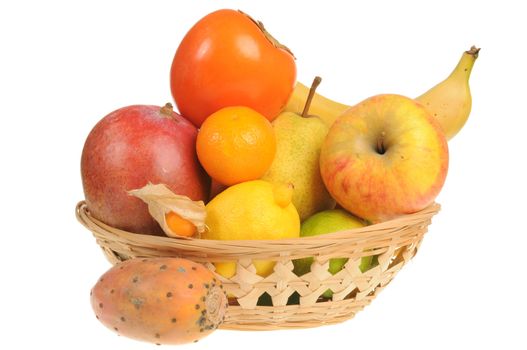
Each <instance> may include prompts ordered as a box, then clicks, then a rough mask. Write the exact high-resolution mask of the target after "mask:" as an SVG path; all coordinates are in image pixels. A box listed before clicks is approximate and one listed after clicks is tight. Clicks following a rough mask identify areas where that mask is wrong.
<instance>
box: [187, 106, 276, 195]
mask: <svg viewBox="0 0 527 350" xmlns="http://www.w3.org/2000/svg"><path fill="white" fill-rule="evenodd" d="M196 150H197V153H198V158H199V161H200V163H201V165H203V168H205V171H207V173H208V174H209V175H210V176H211V177H212V178H213V179H215V180H216V181H218V182H220V183H221V184H224V185H227V186H230V185H234V184H237V183H240V182H245V181H250V180H256V179H259V178H260V177H262V176H263V175H264V174H265V173H266V172H267V170H268V169H269V167H270V166H271V163H272V162H273V160H274V156H275V153H276V138H275V134H274V130H273V127H272V125H271V123H270V122H269V120H267V119H266V118H265V117H264V116H263V115H261V114H260V113H258V112H256V111H255V110H253V109H251V108H248V107H243V106H235V107H225V108H222V109H220V110H218V111H217V112H215V113H213V114H211V115H210V116H209V117H208V118H207V119H205V122H203V124H202V125H201V128H200V130H199V132H198V137H197V141H196Z"/></svg>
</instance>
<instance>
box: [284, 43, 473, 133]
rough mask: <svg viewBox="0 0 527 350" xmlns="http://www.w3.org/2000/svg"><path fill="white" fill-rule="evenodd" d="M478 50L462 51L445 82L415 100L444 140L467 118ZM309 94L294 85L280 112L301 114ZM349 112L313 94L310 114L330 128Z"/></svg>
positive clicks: (298, 83)
mask: <svg viewBox="0 0 527 350" xmlns="http://www.w3.org/2000/svg"><path fill="white" fill-rule="evenodd" d="M479 50H480V49H478V48H476V47H475V46H472V47H471V48H470V50H469V51H465V52H464V53H463V55H462V56H461V59H460V60H459V62H458V64H457V66H456V68H454V70H453V71H452V73H451V74H450V75H449V76H448V77H447V78H446V79H445V80H443V81H442V82H441V83H439V84H437V85H436V86H434V87H433V88H431V89H430V90H428V91H427V92H425V93H424V94H423V95H421V96H419V97H417V98H416V100H417V101H419V102H420V103H421V104H423V105H424V106H425V107H426V108H427V109H428V110H429V112H430V113H431V114H432V115H433V116H434V117H435V118H436V119H437V120H438V121H439V124H440V125H441V128H442V129H443V131H444V133H445V136H446V138H447V140H450V139H452V138H453V137H454V136H455V135H456V134H457V133H458V132H459V130H461V128H462V127H463V125H465V122H466V121H467V119H468V116H469V114H470V110H471V107H472V96H471V95H470V87H469V84H468V81H469V78H470V73H471V72H472V67H473V66H474V62H475V61H476V59H477V58H478V53H479ZM308 94H309V88H308V87H307V86H305V85H304V84H302V83H300V82H297V84H296V86H295V88H294V90H293V93H292V94H291V97H290V98H289V101H288V102H287V105H286V106H285V107H284V109H283V111H284V112H293V113H296V114H302V111H303V110H304V105H305V103H306V99H307V96H308ZM348 108H350V106H348V105H345V104H342V103H339V102H336V101H333V100H330V99H329V98H327V97H324V96H322V95H320V94H317V93H315V96H314V97H313V101H312V102H311V107H310V109H309V112H310V114H312V115H317V116H319V117H320V119H322V120H323V121H324V123H326V124H327V126H328V127H330V126H331V125H332V124H333V122H334V121H335V120H336V119H337V118H338V117H339V116H340V115H341V114H342V113H344V112H345V111H346V110H347V109H348Z"/></svg>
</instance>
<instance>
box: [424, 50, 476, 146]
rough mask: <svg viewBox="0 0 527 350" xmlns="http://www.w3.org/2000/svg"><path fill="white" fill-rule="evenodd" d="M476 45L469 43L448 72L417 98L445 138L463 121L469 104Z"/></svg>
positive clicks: (452, 134)
mask: <svg viewBox="0 0 527 350" xmlns="http://www.w3.org/2000/svg"><path fill="white" fill-rule="evenodd" d="M479 50H480V49H478V48H476V47H475V46H472V47H471V48H470V50H468V51H465V52H464V53H463V55H462V56H461V59H460V60H459V62H458V64H457V66H456V68H454V70H453V71H452V73H450V75H449V76H448V77H447V78H446V79H445V80H443V81H442V82H440V83H439V84H437V85H436V86H434V87H433V88H431V89H430V90H428V91H427V92H425V93H424V94H423V95H421V96H419V97H417V98H416V100H417V101H419V102H421V103H422V104H423V105H424V106H425V107H426V108H427V109H428V110H429V111H430V112H431V113H432V115H433V116H434V118H435V119H436V120H437V121H438V122H439V124H440V125H441V128H442V129H443V132H444V133H445V136H446V138H447V140H450V139H452V138H453V137H454V136H455V135H456V134H457V133H458V132H459V130H461V128H463V126H464V125H465V123H466V121H467V119H468V116H469V115H470V110H471V108H472V96H471V94H470V86H469V78H470V73H471V72H472V67H474V63H475V62H476V59H477V58H478V53H479Z"/></svg>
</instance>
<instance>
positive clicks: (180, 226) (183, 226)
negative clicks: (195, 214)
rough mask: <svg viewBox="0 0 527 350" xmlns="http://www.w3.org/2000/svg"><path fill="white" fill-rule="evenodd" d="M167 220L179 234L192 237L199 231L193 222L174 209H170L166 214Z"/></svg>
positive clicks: (169, 225) (170, 226)
mask: <svg viewBox="0 0 527 350" xmlns="http://www.w3.org/2000/svg"><path fill="white" fill-rule="evenodd" d="M165 220H166V222H167V225H168V227H169V228H170V229H171V230H172V231H173V232H174V233H175V234H177V235H179V236H184V237H192V236H194V235H195V234H196V232H197V229H196V226H194V224H193V223H192V222H190V221H188V220H186V219H183V218H182V217H181V216H179V215H178V214H176V213H174V212H173V211H169V212H168V213H167V214H166V215H165Z"/></svg>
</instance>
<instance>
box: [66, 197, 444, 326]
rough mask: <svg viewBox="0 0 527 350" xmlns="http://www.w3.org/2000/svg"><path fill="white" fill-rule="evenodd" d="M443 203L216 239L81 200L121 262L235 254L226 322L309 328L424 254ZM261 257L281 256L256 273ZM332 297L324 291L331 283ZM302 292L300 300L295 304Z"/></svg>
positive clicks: (354, 306) (367, 298) (347, 314)
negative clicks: (297, 266) (305, 228)
mask: <svg viewBox="0 0 527 350" xmlns="http://www.w3.org/2000/svg"><path fill="white" fill-rule="evenodd" d="M439 208H440V206H439V205H438V204H435V203H434V204H432V205H430V206H429V207H427V208H425V209H424V210H422V211H420V212H418V213H415V214H410V215H405V216H402V217H399V218H396V219H394V220H390V221H387V222H383V223H380V224H375V225H370V226H366V227H363V228H359V229H354V230H353V231H352V232H350V231H341V232H336V233H331V234H327V235H322V236H315V237H306V238H297V239H284V240H258V241H216V240H204V239H174V238H169V237H159V236H150V235H140V234H135V233H130V232H126V231H122V230H118V229H115V228H113V227H110V226H108V225H106V224H104V223H102V222H101V221H98V220H97V219H95V218H93V217H92V216H91V215H90V213H89V211H88V210H87V207H86V204H85V202H80V203H79V204H78V205H77V208H76V214H77V218H78V219H79V221H80V222H81V223H82V224H83V225H84V226H85V227H86V228H88V229H89V230H90V231H91V232H92V233H93V235H94V237H95V238H96V241H97V243H98V244H99V245H100V246H101V248H102V249H103V252H104V253H105V255H106V257H107V258H108V260H109V261H110V262H111V263H113V264H115V263H118V262H120V261H123V260H126V259H130V258H134V257H159V256H173V257H181V258H187V259H190V260H193V261H196V262H200V263H203V264H205V266H207V267H208V268H209V269H211V270H213V271H214V264H213V263H214V262H220V261H221V262H223V261H234V262H235V263H236V266H237V269H236V274H235V275H234V276H233V277H231V278H228V279H227V278H224V277H222V276H221V275H219V274H216V275H217V278H219V279H220V280H221V281H222V282H223V285H224V286H225V289H226V291H227V293H228V294H229V296H230V297H231V300H230V304H231V305H230V307H229V308H228V310H227V317H226V319H225V322H224V323H223V325H222V328H224V329H251V330H268V329H280V328H304V327H314V326H320V325H324V324H332V323H339V322H342V321H344V320H347V319H349V318H352V317H353V316H354V315H355V314H356V313H357V312H358V311H360V310H362V309H363V308H364V307H365V306H366V305H368V304H369V303H370V302H371V301H372V300H373V299H374V298H375V297H376V295H377V294H378V293H379V292H380V291H381V290H382V289H383V288H384V287H385V286H386V285H388V283H390V281H391V280H392V279H393V278H394V276H395V275H396V274H397V272H399V270H400V269H401V268H402V267H403V266H404V264H406V263H407V262H408V261H409V260H410V259H412V257H413V256H414V255H415V254H416V252H417V249H418V248H419V245H420V243H421V241H422V238H423V235H424V234H425V233H426V231H427V228H428V225H429V224H430V223H431V218H432V217H433V216H434V215H435V214H436V213H437V212H438V211H439ZM372 255H375V256H377V260H378V265H376V266H374V267H372V268H371V269H369V270H367V271H365V272H364V273H363V272H361V271H360V269H359V265H360V262H361V258H362V257H364V256H372ZM305 257H314V258H315V259H314V262H313V264H312V265H311V272H309V273H307V274H304V275H302V276H296V275H295V274H294V273H293V260H294V259H299V258H305ZM331 258H348V261H347V263H346V264H345V265H344V267H343V268H342V270H341V271H339V272H338V273H336V274H335V275H332V274H331V273H329V272H328V266H329V260H330V259H331ZM253 259H258V260H272V261H276V264H275V266H274V272H273V273H271V274H270V275H269V276H267V277H261V276H259V275H257V274H256V269H255V267H254V265H253V263H252V261H253ZM328 288H329V289H331V290H332V291H333V297H332V299H329V300H328V299H327V298H323V297H322V294H323V293H324V292H325V291H326V290H327V289H328ZM264 293H267V294H268V295H269V296H271V299H272V304H273V306H259V305H257V302H258V299H259V297H260V296H262V294H264ZM295 293H298V294H299V303H298V304H296V305H287V302H288V300H289V299H290V297H291V296H292V295H293V294H295Z"/></svg>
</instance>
